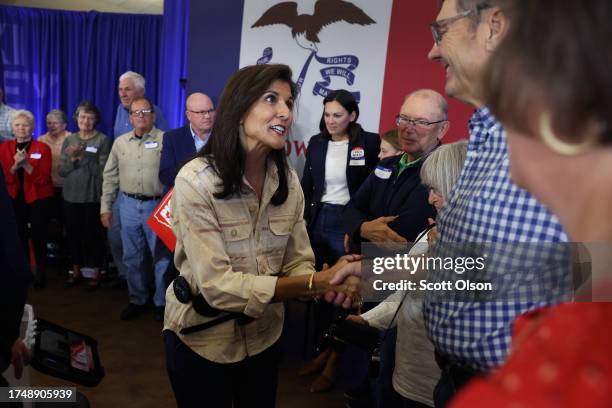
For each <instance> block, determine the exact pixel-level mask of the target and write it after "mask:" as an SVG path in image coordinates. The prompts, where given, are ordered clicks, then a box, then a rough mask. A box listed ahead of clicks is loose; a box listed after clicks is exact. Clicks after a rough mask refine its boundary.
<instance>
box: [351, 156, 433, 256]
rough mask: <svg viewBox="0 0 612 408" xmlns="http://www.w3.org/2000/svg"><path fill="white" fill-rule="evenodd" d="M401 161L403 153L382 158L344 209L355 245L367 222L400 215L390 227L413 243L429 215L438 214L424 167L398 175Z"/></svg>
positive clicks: (407, 170)
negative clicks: (424, 179)
mask: <svg viewBox="0 0 612 408" xmlns="http://www.w3.org/2000/svg"><path fill="white" fill-rule="evenodd" d="M400 160H401V156H394V157H388V158H386V159H384V160H382V161H381V162H380V163H379V164H378V166H377V167H376V169H375V170H374V171H373V172H372V174H370V175H369V176H368V178H367V179H366V181H365V182H364V183H363V185H362V186H361V188H360V189H359V191H357V193H356V194H355V195H354V196H353V198H352V199H351V201H350V202H349V204H348V205H347V207H346V209H345V210H344V216H343V222H344V225H345V228H346V230H345V231H346V233H347V234H349V237H351V241H352V243H353V244H358V243H360V242H361V237H360V235H359V229H360V227H361V224H362V223H363V222H365V221H372V220H373V219H376V218H378V217H387V216H394V215H397V216H398V218H397V219H395V220H394V221H393V222H391V223H389V227H390V228H391V229H392V230H393V231H395V232H397V233H398V234H399V235H401V236H402V237H404V238H405V239H406V240H408V241H409V242H411V241H414V239H415V238H416V237H417V235H418V234H419V232H421V231H423V230H424V229H425V228H426V227H427V225H428V223H427V218H434V217H435V209H434V208H433V207H432V206H431V205H429V203H428V202H427V197H428V195H429V191H428V190H427V187H425V186H424V185H423V184H421V177H420V171H421V166H420V165H418V166H415V167H409V168H407V169H405V170H404V171H403V172H402V174H400V175H399V176H398V173H399V161H400ZM421 163H422V161H421Z"/></svg>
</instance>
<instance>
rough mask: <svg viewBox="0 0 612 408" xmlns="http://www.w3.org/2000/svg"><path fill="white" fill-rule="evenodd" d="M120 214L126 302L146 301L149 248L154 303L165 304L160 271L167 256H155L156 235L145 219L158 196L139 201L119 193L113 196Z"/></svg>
mask: <svg viewBox="0 0 612 408" xmlns="http://www.w3.org/2000/svg"><path fill="white" fill-rule="evenodd" d="M117 201H118V203H119V204H118V205H119V212H120V216H121V241H122V242H123V263H124V264H125V266H126V268H127V283H128V292H129V295H130V303H134V304H136V305H144V304H145V303H146V302H147V298H148V290H147V276H148V273H147V269H146V265H147V262H146V253H145V252H146V248H147V247H148V248H149V251H150V253H151V257H152V258H153V259H154V269H155V294H154V295H153V302H154V303H155V306H163V305H165V304H166V285H165V282H164V274H165V272H166V269H167V268H168V263H169V262H170V257H169V256H168V255H167V254H165V255H163V256H161V257H157V258H156V257H155V244H156V241H157V236H156V235H155V233H154V232H153V230H152V229H151V228H150V227H149V226H148V225H147V219H149V216H150V215H151V213H152V212H153V210H154V209H155V207H156V206H157V203H158V202H159V200H150V201H141V200H136V199H133V198H130V197H128V196H126V195H125V194H123V193H119V196H118V197H117Z"/></svg>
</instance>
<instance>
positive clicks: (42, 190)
mask: <svg viewBox="0 0 612 408" xmlns="http://www.w3.org/2000/svg"><path fill="white" fill-rule="evenodd" d="M16 145H17V141H16V140H9V141H6V142H4V143H2V144H0V165H2V171H3V172H4V178H5V181H6V189H7V190H8V193H9V195H10V196H11V197H12V198H16V197H17V194H18V193H19V190H20V189H21V184H20V182H19V176H18V175H17V172H15V174H11V167H12V166H13V164H14V163H15V159H14V158H13V157H14V156H15V151H16ZM51 161H52V158H51V149H50V148H49V146H47V145H46V144H44V143H42V142H38V141H36V140H32V144H31V145H30V150H29V151H28V162H29V163H30V164H31V165H32V174H28V172H26V171H24V172H23V190H24V191H23V194H24V197H25V201H26V203H28V204H31V203H33V202H34V201H36V200H39V199H41V198H48V197H51V196H53V182H52V181H51Z"/></svg>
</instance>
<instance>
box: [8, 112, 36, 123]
mask: <svg viewBox="0 0 612 408" xmlns="http://www.w3.org/2000/svg"><path fill="white" fill-rule="evenodd" d="M18 118H26V119H27V120H28V121H29V122H30V126H32V127H34V114H33V113H32V112H30V111H29V110H25V109H17V110H14V111H13V113H11V127H12V126H13V122H15V121H16V120H17V119H18Z"/></svg>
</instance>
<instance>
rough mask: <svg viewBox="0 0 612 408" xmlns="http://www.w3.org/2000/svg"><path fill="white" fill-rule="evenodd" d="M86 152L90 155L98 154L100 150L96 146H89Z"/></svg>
mask: <svg viewBox="0 0 612 408" xmlns="http://www.w3.org/2000/svg"><path fill="white" fill-rule="evenodd" d="M85 151H86V152H89V153H98V148H97V147H96V146H87V147H86V148H85Z"/></svg>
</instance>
